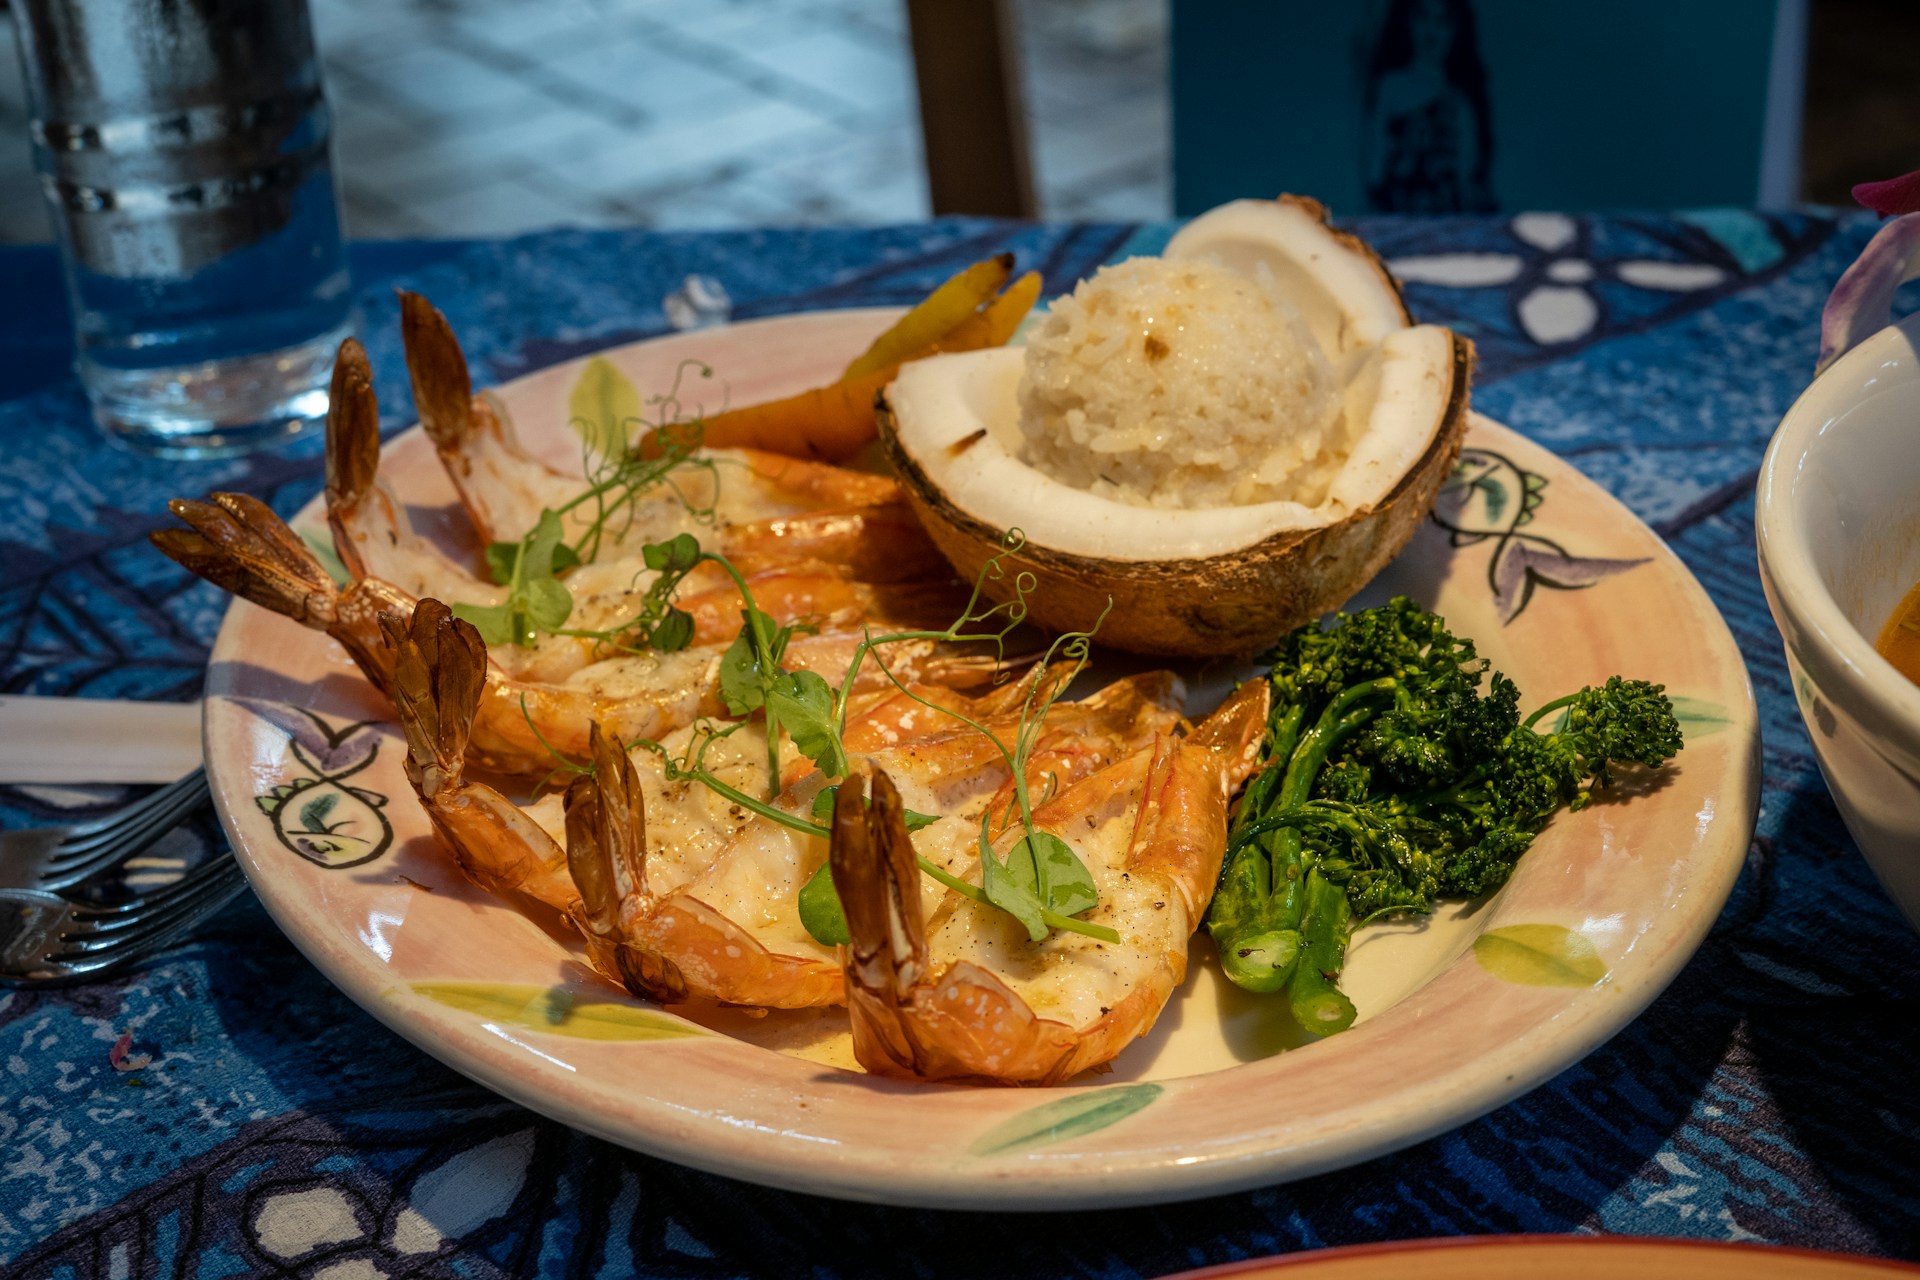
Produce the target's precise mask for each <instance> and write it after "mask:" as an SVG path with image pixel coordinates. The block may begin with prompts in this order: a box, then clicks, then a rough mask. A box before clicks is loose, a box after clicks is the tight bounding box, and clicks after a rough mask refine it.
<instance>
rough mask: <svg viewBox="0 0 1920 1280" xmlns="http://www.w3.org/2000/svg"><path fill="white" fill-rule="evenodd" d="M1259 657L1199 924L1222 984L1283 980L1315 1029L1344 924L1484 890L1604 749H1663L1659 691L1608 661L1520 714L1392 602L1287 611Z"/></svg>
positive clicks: (1511, 698) (1498, 685)
mask: <svg viewBox="0 0 1920 1280" xmlns="http://www.w3.org/2000/svg"><path fill="white" fill-rule="evenodd" d="M1268 656H1269V658H1270V659H1271V661H1272V674H1271V676H1270V677H1269V678H1270V679H1271V680H1272V682H1273V689H1274V706H1273V714H1272V718H1271V720H1270V721H1269V722H1268V731H1267V757H1266V759H1267V763H1266V767H1265V768H1264V769H1263V771H1262V772H1261V773H1259V774H1257V775H1256V776H1255V777H1254V779H1253V780H1252V781H1251V782H1250V783H1249V784H1248V786H1247V791H1246V794H1245V795H1244V796H1243V798H1242V799H1241V802H1240V806H1239V809H1238V811H1237V812H1236V815H1235V819H1234V825H1233V830H1232V833H1231V835H1230V837H1229V841H1228V848H1227V857H1226V862H1225V865H1224V867H1223V869H1222V872H1221V879H1220V887H1219V889H1218V890H1217V891H1216V892H1215V894H1214V898H1213V902H1212V905H1211V906H1210V907H1209V908H1208V912H1207V927H1208V930H1209V932H1210V933H1211V934H1212V936H1213V939H1214V942H1215V944H1216V945H1217V946H1218V948H1219V951H1220V956H1221V961H1222V965H1223V967H1224V968H1225V970H1226V972H1227V975H1228V976H1229V977H1230V978H1231V979H1232V980H1233V981H1234V982H1236V983H1238V984H1239V985H1241V986H1243V987H1247V988H1248V989H1250V990H1254V991H1266V992H1277V991H1279V990H1281V989H1283V988H1284V989H1286V990H1288V992H1289V997H1290V1002H1291V1005H1292V1008H1293V1012H1294V1016H1295V1017H1296V1018H1298V1019H1299V1020H1300V1022H1301V1024H1302V1025H1303V1026H1305V1027H1307V1028H1308V1029H1309V1030H1312V1031H1315V1032H1317V1033H1319V1034H1322V1035H1326V1034H1330V1033H1332V1032H1335V1031H1340V1030H1343V1029H1345V1028H1346V1027H1347V1026H1348V1025H1350V1024H1351V1023H1352V1021H1353V1005H1352V1003H1351V1002H1350V1001H1348V1000H1347V998H1346V997H1345V996H1344V995H1342V994H1341V993H1340V991H1339V990H1338V988H1337V987H1336V986H1335V985H1334V981H1335V979H1336V978H1337V977H1338V976H1339V972H1340V967H1341V964H1342V962H1343V959H1344V956H1345V951H1346V941H1347V937H1348V935H1349V934H1350V932H1351V930H1352V928H1353V927H1354V925H1355V924H1359V923H1365V922H1366V921H1368V920H1370V919H1374V918H1377V917H1381V916H1390V915H1395V914H1401V913H1412V914H1424V913H1427V912H1430V911H1431V910H1432V909H1433V904H1434V901H1435V899H1436V898H1439V897H1443V896H1449V895H1455V896H1458V895H1464V896H1474V895H1478V894H1482V893H1486V892H1489V891H1491V890H1493V889H1496V888H1498V887H1499V886H1500V885H1502V884H1504V883H1505V882H1506V879H1507V877H1508V875H1510V874H1511V873H1512V871H1513V866H1514V863H1515V862H1516V861H1518V860H1519V857H1520V855H1521V854H1523V853H1525V852H1526V850H1527V847H1528V845H1530V844H1531V843H1532V842H1533V838H1534V836H1536V835H1537V834H1539V832H1540V830H1541V829H1542V828H1543V827H1545V826H1546V824H1547V821H1548V819H1550V818H1551V817H1552V816H1553V815H1554V813H1556V812H1557V811H1559V810H1560V809H1561V808H1571V809H1578V808H1581V807H1583V806H1584V805H1585V804H1586V803H1587V802H1588V800H1589V798H1590V797H1591V796H1592V794H1593V792H1594V791H1596V790H1599V789H1601V788H1604V787H1606V786H1607V785H1608V784H1609V783H1610V782H1611V781H1612V769H1613V767H1614V766H1615V765H1618V764H1624V763H1633V764H1640V765H1646V766H1649V767H1653V766H1658V765H1660V764H1662V763H1664V762H1665V761H1667V760H1669V759H1671V758H1672V757H1673V755H1674V753H1675V752H1677V751H1679V750H1680V747H1681V735H1680V726H1679V723H1678V721H1677V720H1675V718H1674V714H1673V707H1672V704H1671V703H1670V702H1669V701H1668V700H1667V697H1666V694H1665V692H1664V691H1663V689H1662V687H1661V686H1660V685H1656V684H1649V683H1647V682H1645V681H1641V680H1625V679H1622V678H1621V677H1619V676H1614V677H1613V678H1611V679H1609V680H1608V681H1607V682H1606V684H1604V685H1602V686H1599V687H1597V688H1587V689H1582V690H1580V691H1579V692H1577V693H1573V694H1569V695H1567V696H1566V697H1563V698H1557V699H1555V700H1554V701H1552V702H1549V703H1547V704H1545V705H1544V706H1542V707H1540V708H1539V709H1538V710H1536V711H1535V712H1534V713H1533V714H1532V715H1530V716H1529V717H1527V719H1526V720H1525V721H1524V722H1523V721H1522V720H1521V719H1520V691H1519V690H1518V689H1517V688H1515V686H1514V684H1513V682H1512V681H1511V680H1508V679H1507V678H1506V677H1505V676H1503V675H1501V674H1499V673H1498V672H1491V673H1490V672H1489V670H1488V664H1487V663H1486V661H1485V660H1484V659H1482V658H1480V657H1479V656H1478V655H1477V654H1476V653H1475V651H1474V647H1473V642H1472V641H1470V640H1466V639H1463V638H1461V637H1458V636H1455V635H1454V634H1453V633H1452V632H1450V631H1449V630H1448V629H1447V626H1446V623H1445V621H1444V620H1443V619H1441V618H1440V617H1439V616H1438V615H1436V614H1433V613H1429V612H1428V611H1426V610H1424V609H1422V608H1420V607H1419V606H1418V605H1417V604H1415V603H1414V602H1413V601H1411V600H1408V599H1405V598H1396V599H1394V600H1392V601H1389V602H1388V603H1387V604H1385V605H1382V606H1380V607H1378V608H1374V609H1365V610H1362V611H1360V612H1358V613H1354V614H1351V615H1348V614H1337V615H1335V617H1334V619H1333V620H1332V625H1331V626H1329V627H1327V628H1325V629H1322V628H1320V627H1318V626H1309V627H1302V628H1301V629H1300V630H1298V631H1295V632H1293V633H1292V634H1291V635H1289V636H1287V637H1286V638H1285V639H1283V640H1282V641H1281V642H1280V643H1279V644H1278V645H1277V646H1276V647H1275V648H1274V650H1273V652H1272V653H1271V654H1269V655H1268ZM1483 682H1484V683H1485V685H1486V688H1485V689H1484V690H1483V689H1482V688H1481V686H1482V683H1483ZM1556 712H1557V713H1559V714H1558V715H1557V717H1555V718H1554V719H1552V720H1551V721H1550V722H1549V721H1548V717H1550V716H1553V715H1554V713H1556ZM1543 722H1546V723H1543Z"/></svg>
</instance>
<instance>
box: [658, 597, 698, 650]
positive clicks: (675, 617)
mask: <svg viewBox="0 0 1920 1280" xmlns="http://www.w3.org/2000/svg"><path fill="white" fill-rule="evenodd" d="M648 639H649V640H650V641H651V642H652V644H653V647H654V648H656V649H658V650H659V651H660V652H662V653H677V652H679V651H680V650H682V649H684V648H686V647H687V646H688V645H690V644H692V643H693V615H692V614H690V613H688V612H687V611H686V610H685V609H675V608H671V607H669V608H668V609H667V612H666V614H665V616H663V617H662V618H661V619H660V621H659V622H657V623H655V624H654V627H653V631H652V633H651V634H650V635H649V636H648Z"/></svg>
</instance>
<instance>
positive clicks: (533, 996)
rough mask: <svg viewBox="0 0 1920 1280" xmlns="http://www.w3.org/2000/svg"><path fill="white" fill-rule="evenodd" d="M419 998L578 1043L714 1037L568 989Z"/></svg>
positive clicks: (479, 990)
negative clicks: (580, 994)
mask: <svg viewBox="0 0 1920 1280" xmlns="http://www.w3.org/2000/svg"><path fill="white" fill-rule="evenodd" d="M411 987H412V990H413V993H414V994H415V995H421V996H425V997H426V998H427V999H429V1000H434V1001H438V1002H439V1003H441V1004H444V1005H446V1006H448V1007H449V1008H452V1009H459V1010H462V1011H464V1012H466V1013H471V1014H475V1015H477V1016H479V1017H481V1018H484V1019H485V1020H486V1021H488V1022H496V1023H505V1024H507V1025H510V1026H516V1027H524V1028H525V1029H527V1030H528V1031H540V1032H544V1033H545V1034H547V1035H554V1036H572V1037H574V1038H575V1039H577V1040H681V1039H685V1038H686V1037H688V1036H704V1035H709V1034H711V1033H710V1032H707V1031H705V1030H703V1029H701V1028H699V1027H696V1026H693V1025H691V1024H689V1023H686V1022H682V1021H681V1020H680V1019H678V1018H676V1017H674V1016H673V1015H671V1014H666V1013H661V1012H659V1011H658V1010H655V1009H643V1008H641V1007H640V1006H638V1005H631V1004H620V1003H617V1002H615V1001H611V1000H586V1001H583V1000H579V999H577V998H576V993H574V992H573V991H571V990H569V989H568V988H566V987H541V986H535V985H534V984H532V983H524V982H415V983H412V984H411Z"/></svg>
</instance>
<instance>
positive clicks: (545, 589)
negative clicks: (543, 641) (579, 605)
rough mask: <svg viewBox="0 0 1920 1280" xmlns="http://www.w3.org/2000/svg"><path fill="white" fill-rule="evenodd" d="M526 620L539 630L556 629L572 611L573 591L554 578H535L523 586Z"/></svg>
mask: <svg viewBox="0 0 1920 1280" xmlns="http://www.w3.org/2000/svg"><path fill="white" fill-rule="evenodd" d="M525 593H526V594H525V597H524V599H525V601H526V604H525V614H526V619H527V622H528V623H529V624H530V625H531V626H533V627H534V628H536V629H538V630H540V631H558V630H559V629H560V628H561V627H564V626H566V625H567V615H568V614H570V613H572V612H573V593H572V592H570V591H568V590H567V587H566V584H565V583H563V582H560V581H558V580H557V579H554V578H535V579H533V580H532V581H530V582H528V583H527V584H526V587H525Z"/></svg>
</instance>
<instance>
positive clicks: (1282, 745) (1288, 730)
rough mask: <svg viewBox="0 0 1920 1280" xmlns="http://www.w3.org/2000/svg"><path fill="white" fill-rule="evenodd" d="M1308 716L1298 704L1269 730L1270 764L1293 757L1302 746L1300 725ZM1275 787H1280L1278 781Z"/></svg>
mask: <svg viewBox="0 0 1920 1280" xmlns="http://www.w3.org/2000/svg"><path fill="white" fill-rule="evenodd" d="M1306 716H1307V709H1306V708H1305V707H1303V706H1301V705H1300V704H1299V703H1297V702H1296V703H1294V704H1293V705H1292V706H1291V707H1288V708H1287V714H1286V715H1284V716H1282V717H1281V718H1280V720H1279V722H1278V723H1277V724H1274V725H1272V726H1271V727H1269V728H1268V730H1267V734H1268V739H1267V760H1268V762H1269V763H1278V762H1279V761H1282V760H1287V759H1290V758H1291V757H1292V756H1293V749H1294V748H1295V747H1296V746H1298V745H1300V725H1301V723H1302V722H1303V721H1304V720H1305V719H1306ZM1269 772H1273V773H1278V772H1279V771H1278V770H1269ZM1263 776H1264V775H1263ZM1275 785H1278V781H1277V780H1276V783H1275ZM1249 792H1251V788H1249Z"/></svg>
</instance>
